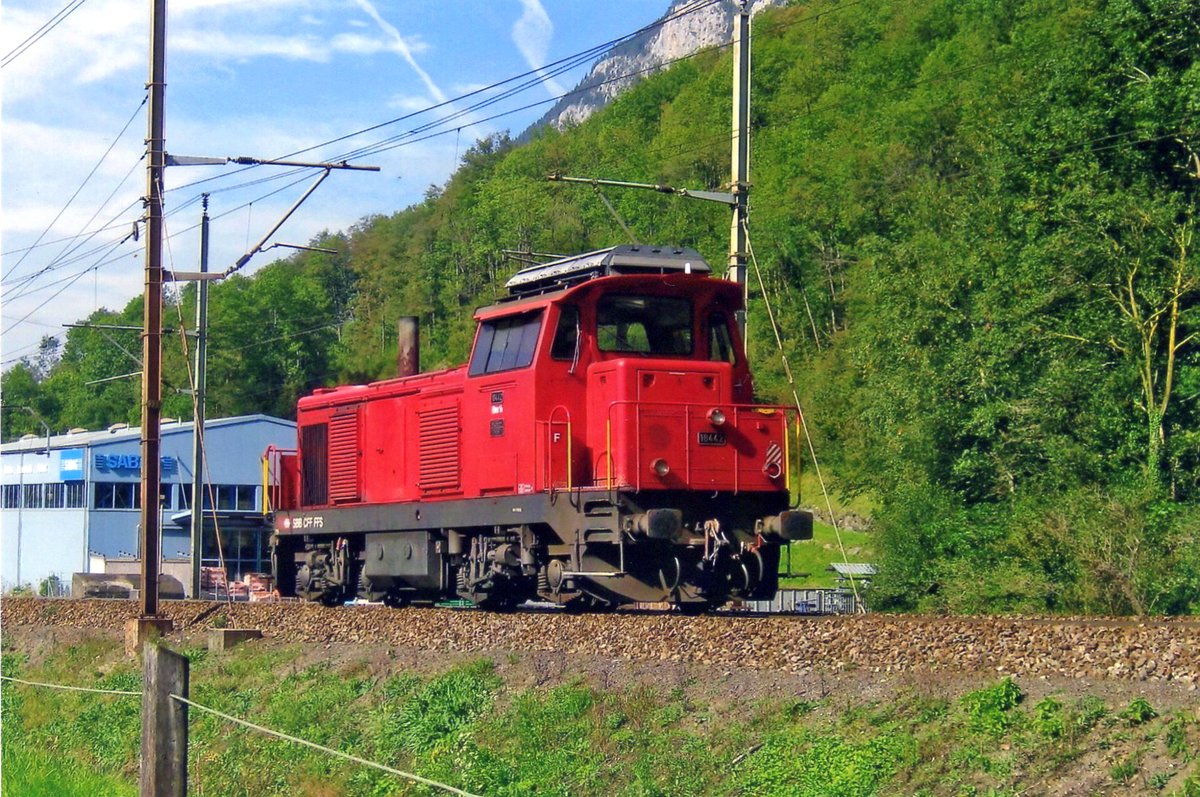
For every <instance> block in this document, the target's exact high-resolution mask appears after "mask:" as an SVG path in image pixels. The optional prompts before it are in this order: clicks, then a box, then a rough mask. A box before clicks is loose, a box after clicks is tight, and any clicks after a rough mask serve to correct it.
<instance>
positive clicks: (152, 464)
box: [140, 0, 167, 617]
mask: <svg viewBox="0 0 1200 797" xmlns="http://www.w3.org/2000/svg"><path fill="white" fill-rule="evenodd" d="M166 64H167V0H150V82H149V84H148V85H147V88H148V89H149V91H150V103H149V107H148V111H147V117H148V120H147V133H146V146H147V165H146V183H147V185H146V268H145V293H144V305H145V306H144V308H143V312H142V484H141V493H142V509H141V546H140V547H141V556H142V591H141V609H142V617H157V616H158V573H159V556H160V554H161V550H160V549H161V545H162V540H161V538H160V530H161V526H162V512H161V510H160V508H159V504H158V494H159V484H160V480H161V479H160V477H161V475H162V472H161V461H160V459H159V457H160V451H161V445H160V444H161V441H162V440H161V438H162V430H161V429H160V428H159V427H160V424H161V420H162V280H163V266H162V230H163V197H162V195H163V172H164V171H165V170H166V169H165V167H166V149H165V143H166V141H165V140H166V133H165V127H166V125H165V116H166V114H165V112H164V107H163V99H164V96H165V94H166V91H165V90H166V71H167V70H166Z"/></svg>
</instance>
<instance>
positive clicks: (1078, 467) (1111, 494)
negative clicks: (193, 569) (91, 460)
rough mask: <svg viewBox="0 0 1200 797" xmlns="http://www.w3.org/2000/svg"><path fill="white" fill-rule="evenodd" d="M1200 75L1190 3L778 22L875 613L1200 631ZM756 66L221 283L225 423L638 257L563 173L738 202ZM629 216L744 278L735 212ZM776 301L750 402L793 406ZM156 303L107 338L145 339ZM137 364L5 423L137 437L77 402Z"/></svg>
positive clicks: (70, 361)
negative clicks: (565, 278)
mask: <svg viewBox="0 0 1200 797" xmlns="http://www.w3.org/2000/svg"><path fill="white" fill-rule="evenodd" d="M1198 53H1200V2H1196V0H966V1H964V0H863V1H861V2H853V1H849V0H847V1H843V2H836V1H835V0H814V2H810V3H803V4H796V5H793V6H792V7H789V8H786V9H781V10H778V11H770V12H764V13H763V14H761V15H759V16H758V17H756V19H755V28H754V55H753V57H754V89H753V91H754V98H753V122H754V144H753V152H754V160H753V163H752V166H751V175H752V182H753V191H752V195H751V196H752V199H751V205H752V207H751V240H752V243H753V247H754V251H755V253H756V255H757V256H758V260H759V265H760V266H761V269H762V276H763V280H764V284H765V286H766V292H767V294H768V297H769V299H770V300H771V302H772V303H773V305H774V308H775V310H776V313H777V315H778V317H779V319H780V322H781V324H782V333H783V337H784V340H785V345H786V348H787V350H788V354H789V356H790V357H791V359H792V363H793V368H794V370H795V372H796V373H797V377H798V380H799V388H800V394H801V398H802V400H803V402H804V403H805V411H806V415H807V417H808V419H809V421H810V423H811V425H812V427H813V429H814V432H815V434H816V437H817V439H816V445H817V450H818V452H819V453H820V456H821V457H822V460H823V465H824V467H825V468H826V470H827V471H831V472H832V474H833V478H834V481H835V485H836V488H837V490H838V491H839V493H840V494H841V495H842V496H843V497H849V496H855V495H862V496H867V497H869V498H870V500H871V503H872V505H873V506H875V507H876V508H877V509H876V511H875V513H874V518H873V521H874V525H873V528H874V530H875V531H876V533H878V534H879V535H880V546H881V549H882V551H883V553H882V557H881V564H883V565H884V569H883V571H882V576H881V578H880V580H879V581H878V582H877V584H876V590H875V593H874V599H875V601H876V603H877V605H879V606H882V607H900V608H911V607H919V608H923V609H933V610H954V611H976V610H991V611H1027V610H1039V611H1041V610H1050V611H1097V612H1138V613H1141V612H1195V611H1198V610H1200V343H1198V339H1197V335H1198V334H1200V309H1198V305H1200V258H1198V257H1197V253H1196V249H1197V246H1200V241H1198V240H1196V235H1195V233H1196V229H1197V198H1198V196H1200V66H1198V65H1197V54H1198ZM729 74H730V65H729V55H728V52H727V51H723V50H718V51H714V52H707V53H703V54H701V55H699V56H697V57H695V58H692V59H691V60H689V61H685V62H681V63H679V64H677V65H675V66H674V67H672V68H671V69H670V70H669V71H667V72H666V73H663V74H660V75H657V76H655V77H654V78H652V79H650V80H647V81H646V82H644V83H642V84H641V85H640V86H639V87H638V88H636V89H634V90H631V91H630V92H628V93H626V94H625V95H623V96H622V97H620V98H619V99H618V100H617V101H616V102H615V103H614V104H613V105H611V106H610V107H609V108H607V109H606V110H604V111H603V112H601V113H599V114H597V115H595V116H594V117H592V118H591V119H589V120H588V121H587V122H585V123H584V124H582V125H580V126H579V127H577V128H574V129H571V130H568V131H564V132H561V133H560V132H557V131H554V130H547V131H544V132H543V133H542V134H541V135H540V136H538V137H537V138H536V139H535V140H533V141H532V142H531V143H529V144H526V145H523V146H520V147H515V146H512V145H510V143H509V142H508V141H507V139H503V138H500V139H496V138H493V139H488V140H484V141H480V142H478V143H477V144H476V146H475V147H474V148H473V149H471V150H470V152H468V153H467V154H466V156H465V157H464V159H463V164H462V167H461V169H460V170H459V171H458V172H457V173H456V174H455V175H454V177H453V178H452V179H451V180H450V181H449V182H448V184H447V185H446V186H444V187H440V188H431V189H430V191H429V192H428V195H427V198H426V201H425V202H423V203H421V204H420V205H417V206H414V207H411V208H407V209H405V210H402V211H400V212H397V213H395V214H392V215H390V216H379V217H375V218H369V219H364V220H363V221H362V222H361V223H360V224H359V225H358V226H356V227H355V228H353V229H351V230H346V231H344V232H341V233H337V234H334V235H330V236H328V237H327V238H325V239H322V240H321V241H320V243H322V244H323V245H331V246H333V247H334V248H337V249H338V250H339V254H338V255H336V256H332V255H323V254H313V253H305V254H302V255H297V256H295V257H293V258H292V259H291V260H290V261H288V262H286V263H282V264H276V265H271V266H268V267H266V268H264V269H262V270H261V271H259V272H258V273H257V274H255V275H254V276H253V277H250V278H235V279H234V280H232V281H230V283H229V284H225V285H221V286H219V287H218V288H216V289H215V290H214V291H213V306H212V312H211V322H212V330H213V332H212V341H213V345H212V360H211V366H210V375H211V376H210V385H211V386H212V395H211V397H210V404H209V408H210V414H212V415H225V414H230V413H242V412H251V411H263V412H269V413H274V414H280V415H287V414H289V413H290V412H291V409H290V408H291V406H292V404H293V402H294V400H295V398H296V397H297V396H298V395H300V394H302V393H304V392H305V391H307V390H309V389H311V388H313V387H315V386H318V385H321V384H331V383H336V382H340V381H347V380H367V379H374V378H378V377H382V376H386V375H388V374H389V373H390V371H391V369H392V367H393V366H392V363H393V361H394V353H395V332H394V328H395V323H396V319H397V317H398V316H400V315H404V314H416V315H420V316H421V318H422V325H423V344H424V351H423V365H424V366H425V367H426V368H432V367H437V366H442V365H450V364H454V363H457V362H459V361H461V360H462V359H463V358H464V356H465V354H466V350H467V347H468V345H469V343H470V335H471V331H472V325H471V321H470V311H471V309H472V308H473V307H474V306H476V305H478V304H481V303H483V302H485V301H487V300H488V299H490V298H491V297H493V296H495V295H496V293H497V286H498V284H499V282H501V281H502V280H503V279H504V278H505V277H506V276H507V275H509V274H510V273H512V272H513V271H514V270H515V269H516V268H518V267H519V264H518V263H516V262H514V261H512V260H510V259H507V258H506V256H505V254H504V250H523V251H532V252H558V253H573V252H578V251H581V250H585V249H588V248H598V247H602V246H607V245H611V244H614V243H620V242H622V241H623V240H625V239H624V235H623V233H622V231H621V229H620V227H619V225H618V224H617V223H616V222H615V221H614V220H613V219H612V217H611V216H610V215H609V213H608V211H607V210H606V209H605V207H604V205H603V203H602V202H601V201H600V199H599V198H597V197H596V196H594V195H593V193H592V192H591V191H590V189H587V188H581V187H578V186H565V185H560V184H552V183H548V182H547V181H546V180H545V176H546V175H547V174H549V173H551V172H556V171H558V172H562V173H564V174H572V175H584V176H598V177H607V178H618V179H623V180H640V181H646V182H656V183H668V184H672V185H677V186H685V187H691V188H709V189H712V188H717V187H719V186H721V185H722V183H723V181H725V180H727V179H728V178H727V174H728V159H729V155H728V149H729V136H730V122H729V119H730V107H729V105H730V90H729V84H730V77H729ZM607 196H608V198H609V199H610V200H611V201H612V203H613V204H614V205H615V206H616V207H617V209H618V210H619V212H620V214H621V215H622V216H623V217H624V219H625V220H626V221H627V223H628V224H629V225H630V227H631V228H632V229H633V231H634V232H635V234H636V235H637V236H638V237H639V238H640V239H641V240H642V241H646V242H657V243H670V244H683V245H689V246H694V247H696V248H698V249H700V250H701V251H702V252H703V253H704V254H706V255H707V256H708V257H709V258H710V259H711V261H712V262H714V263H722V262H724V253H725V250H726V247H727V237H728V217H727V213H726V211H724V210H723V209H722V208H721V207H720V206H718V205H712V204H709V203H698V202H689V201H686V200H682V199H678V198H672V197H667V196H662V195H658V194H654V193H652V192H635V191H626V192H619V191H617V190H616V189H612V190H610V191H609V193H608V194H607ZM751 279H752V282H754V285H755V290H754V291H753V294H754V295H753V298H752V308H751V331H752V339H751V342H750V343H751V356H752V359H753V360H754V361H755V363H756V364H757V367H758V369H759V373H760V377H759V379H758V381H757V387H758V390H759V392H760V393H761V394H762V396H763V398H764V399H776V400H782V399H784V397H785V395H786V390H785V385H784V382H783V377H782V373H783V371H782V368H781V367H780V366H779V364H778V363H779V358H778V355H777V353H776V352H775V344H774V338H773V335H772V333H771V330H770V328H769V326H768V324H767V323H766V316H765V313H764V312H763V298H764V297H763V296H762V293H761V291H759V290H758V289H757V281H756V280H755V277H754V273H753V272H752V275H751ZM139 303H140V301H135V302H133V303H131V305H130V306H129V307H128V308H126V309H125V311H124V312H122V313H113V314H103V315H104V318H105V319H107V320H118V319H124V320H125V321H126V322H129V321H133V323H137V322H136V320H135V319H139V318H140V309H139ZM180 312H181V314H182V318H184V319H189V321H188V323H189V325H190V319H191V317H192V314H193V310H192V297H191V295H190V294H185V295H184V296H183V297H182V298H181V307H180ZM175 313H176V311H175V309H174V308H168V310H167V312H166V314H165V317H166V318H168V319H171V318H174V317H175ZM110 334H112V333H110ZM126 334H127V335H128V341H125V342H124V345H126V347H127V348H130V349H131V350H132V351H136V348H135V345H136V341H135V338H134V337H133V333H126ZM166 361H167V366H166V373H167V379H168V382H169V384H168V386H167V388H166V389H165V390H164V394H165V395H168V396H169V398H168V399H167V406H166V408H165V410H166V414H168V415H183V416H185V417H186V416H188V415H190V409H189V407H190V403H189V399H188V398H187V397H186V396H184V395H182V394H176V393H174V391H172V389H171V388H172V387H176V388H178V387H186V385H187V372H186V368H185V366H184V360H183V357H182V354H181V352H180V347H179V346H178V345H177V344H172V345H171V346H170V347H169V348H168V351H167V354H166ZM135 368H136V366H135V365H134V364H133V363H131V362H130V361H129V358H128V357H126V355H124V354H122V353H120V351H119V350H118V349H116V348H115V347H113V346H112V345H111V343H109V342H108V341H107V340H105V339H104V338H102V337H101V336H100V333H98V332H96V331H88V330H72V331H71V333H70V334H69V335H68V336H67V340H66V343H65V346H64V347H63V349H62V352H61V358H59V359H57V361H56V360H55V357H54V352H53V347H52V346H50V347H48V351H47V356H46V357H45V358H43V361H40V362H36V361H35V362H33V363H30V364H29V366H28V367H18V368H15V369H12V370H10V371H9V372H7V373H6V374H5V375H4V383H3V388H4V394H5V396H4V400H5V403H6V404H25V405H29V406H33V407H36V408H37V409H38V411H39V412H41V413H42V415H44V416H45V417H46V418H47V419H48V420H49V419H52V420H53V421H54V425H55V426H57V427H63V428H65V427H66V426H74V425H81V426H89V427H96V426H101V425H104V424H107V423H112V422H115V421H133V422H136V420H137V412H138V409H137V402H136V397H135V394H134V391H135V390H136V388H137V386H136V384H133V383H131V382H130V381H128V380H126V381H124V382H110V383H103V384H100V385H95V386H85V385H84V384H83V383H84V382H87V381H89V380H93V379H98V378H101V377H106V376H112V375H114V374H118V373H125V372H127V371H131V370H135ZM5 421H6V426H5V429H6V434H9V435H11V434H18V433H20V432H24V431H37V430H38V429H37V428H36V427H37V424H36V423H35V422H34V421H33V419H32V418H30V417H27V416H25V417H22V415H12V416H11V417H9V416H6V419H5ZM22 424H25V425H26V426H27V427H28V428H26V426H22Z"/></svg>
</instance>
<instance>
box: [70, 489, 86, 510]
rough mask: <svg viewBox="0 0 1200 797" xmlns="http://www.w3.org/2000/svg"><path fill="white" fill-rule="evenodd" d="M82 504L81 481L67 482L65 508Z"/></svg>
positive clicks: (73, 507) (75, 507)
mask: <svg viewBox="0 0 1200 797" xmlns="http://www.w3.org/2000/svg"><path fill="white" fill-rule="evenodd" d="M82 506H83V482H67V509H79V508H80V507H82Z"/></svg>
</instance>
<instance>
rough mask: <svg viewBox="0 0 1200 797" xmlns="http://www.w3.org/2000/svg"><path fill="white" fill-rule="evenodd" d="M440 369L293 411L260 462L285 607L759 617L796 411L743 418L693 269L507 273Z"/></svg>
mask: <svg viewBox="0 0 1200 797" xmlns="http://www.w3.org/2000/svg"><path fill="white" fill-rule="evenodd" d="M507 288H508V290H509V294H510V295H509V296H507V297H506V298H504V299H503V300H501V301H499V302H497V303H496V304H494V305H491V306H489V307H485V308H483V309H481V310H479V311H478V312H477V313H476V315H475V318H476V321H477V324H478V328H477V331H476V335H475V344H474V347H473V350H472V354H471V358H470V361H469V362H468V363H467V364H466V365H463V366H460V367H458V368H452V369H449V370H445V371H438V372H433V373H423V374H415V375H412V376H405V377H400V378H396V379H389V380H386V381H382V382H376V383H373V384H369V385H355V386H347V387H339V388H333V389H323V390H318V391H317V392H316V393H315V394H313V395H311V396H308V397H305V398H303V399H301V401H300V403H299V408H298V413H297V425H298V450H296V451H271V452H268V462H269V472H270V475H269V481H270V483H271V485H272V486H271V490H270V493H271V498H272V504H273V506H272V509H273V521H272V522H273V524H274V534H273V535H272V551H273V567H274V571H275V572H274V575H275V578H276V584H277V587H278V589H279V590H280V591H281V593H282V594H284V595H298V596H300V597H303V598H307V599H309V600H315V601H322V602H324V603H329V604H332V603H338V602H341V601H344V600H347V599H350V598H353V597H355V596H358V597H361V598H365V599H368V600H382V601H384V602H386V603H388V604H391V605H402V604H405V603H408V602H411V601H438V600H444V599H447V598H466V599H468V600H470V601H472V602H474V603H475V604H477V605H479V606H482V607H490V608H497V609H503V608H510V607H512V606H515V605H516V604H518V603H521V602H523V601H525V600H529V599H534V600H543V601H550V602H553V603H556V604H559V605H562V606H565V607H567V608H574V609H599V608H605V607H613V606H618V605H621V604H628V603H633V602H658V601H669V602H671V603H673V604H674V605H676V606H678V607H679V608H680V609H681V610H683V611H688V612H694V611H703V610H705V609H708V608H710V607H713V606H717V605H720V604H722V603H724V602H725V601H727V600H729V599H730V598H734V597H744V598H749V599H766V598H770V597H772V596H774V594H775V590H776V588H777V586H778V567H779V550H780V544H781V543H783V542H784V541H786V540H797V539H810V538H811V536H812V515H811V514H810V513H808V512H804V511H800V510H797V509H792V508H789V495H788V480H789V475H790V474H789V469H790V468H789V466H790V462H789V459H790V454H789V434H790V433H791V431H792V429H793V426H794V424H793V420H792V419H793V418H794V411H789V410H788V409H787V408H784V407H778V406H764V405H761V404H753V403H752V395H753V390H752V384H751V376H750V370H749V367H748V365H747V363H746V357H745V354H744V349H743V345H742V341H741V337H740V334H739V330H738V325H737V323H736V321H735V313H736V312H737V311H739V310H740V309H741V302H742V297H741V289H740V287H739V286H738V285H736V284H734V283H731V282H727V281H724V280H719V279H715V278H713V277H711V276H710V268H709V266H708V264H707V263H705V262H704V260H703V258H701V256H700V255H699V254H698V253H697V252H695V251H692V250H687V249H676V250H662V249H653V248H647V247H639V246H618V247H614V248H612V249H606V250H602V251H599V252H592V253H589V254H586V255H580V256H577V257H571V258H566V259H563V260H558V261H555V262H552V263H547V264H544V265H537V266H532V267H530V268H526V269H524V270H522V271H520V272H519V273H517V274H516V276H514V277H513V278H512V279H511V280H510V281H509V282H508V285H507Z"/></svg>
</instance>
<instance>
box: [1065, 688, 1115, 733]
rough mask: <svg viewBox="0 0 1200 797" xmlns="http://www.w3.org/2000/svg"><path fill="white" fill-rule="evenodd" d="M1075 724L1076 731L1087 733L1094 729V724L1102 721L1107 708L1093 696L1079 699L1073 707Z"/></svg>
mask: <svg viewBox="0 0 1200 797" xmlns="http://www.w3.org/2000/svg"><path fill="white" fill-rule="evenodd" d="M1074 714H1075V722H1074V723H1073V724H1074V727H1075V730H1076V731H1079V732H1081V733H1087V732H1088V731H1090V730H1091V729H1092V728H1094V727H1096V723H1098V722H1099V721H1100V720H1102V719H1104V717H1105V716H1106V715H1107V714H1108V707H1107V706H1105V705H1104V701H1102V700H1101V699H1100V698H1098V697H1095V696H1093V695H1088V696H1087V697H1084V698H1083V699H1081V700H1080V701H1079V702H1078V703H1077V704H1076V705H1075V711H1074Z"/></svg>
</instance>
